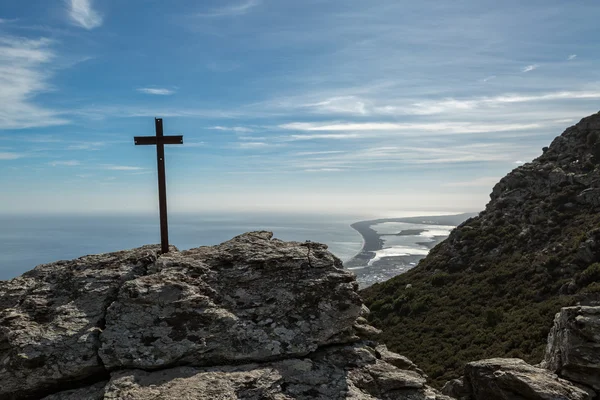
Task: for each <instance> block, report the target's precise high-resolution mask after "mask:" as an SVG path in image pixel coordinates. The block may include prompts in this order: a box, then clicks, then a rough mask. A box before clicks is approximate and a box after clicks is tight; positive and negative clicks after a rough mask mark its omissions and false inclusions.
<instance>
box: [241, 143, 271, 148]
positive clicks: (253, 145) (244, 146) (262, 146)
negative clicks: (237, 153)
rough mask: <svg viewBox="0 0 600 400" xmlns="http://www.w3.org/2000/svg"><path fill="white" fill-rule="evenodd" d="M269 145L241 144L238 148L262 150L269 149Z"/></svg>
mask: <svg viewBox="0 0 600 400" xmlns="http://www.w3.org/2000/svg"><path fill="white" fill-rule="evenodd" d="M268 146H269V143H265V142H239V143H238V144H237V147H239V148H240V149H260V148H265V147H268Z"/></svg>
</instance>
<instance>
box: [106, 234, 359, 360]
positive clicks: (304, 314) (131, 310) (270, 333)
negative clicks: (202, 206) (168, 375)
mask: <svg viewBox="0 0 600 400" xmlns="http://www.w3.org/2000/svg"><path fill="white" fill-rule="evenodd" d="M271 236H272V234H271V233H269V232H258V233H251V234H246V235H241V236H238V237H236V238H234V239H232V240H230V241H229V242H226V243H224V244H222V245H219V246H213V247H203V248H199V249H194V250H189V251H185V252H182V253H173V254H167V255H164V256H162V257H161V258H160V259H159V260H158V261H157V262H156V264H155V265H154V266H153V269H152V270H151V272H152V273H151V274H149V275H147V276H144V277H140V278H138V279H135V280H131V281H129V282H127V283H126V284H125V285H123V287H122V288H121V290H120V292H119V296H118V297H117V299H116V301H115V302H113V303H112V305H111V306H110V307H109V308H108V312H107V315H106V319H107V324H106V328H105V329H104V330H103V332H102V335H101V341H102V347H101V349H100V357H101V358H102V360H103V362H104V365H105V366H106V367H107V368H109V369H110V368H124V367H126V368H142V369H156V368H163V367H165V366H172V365H196V366H204V365H219V364H227V363H231V362H236V363H239V362H252V361H266V360H272V359H278V358H282V357H284V356H286V357H289V356H302V355H306V354H308V353H310V352H311V351H314V350H316V349H317V347H319V346H325V345H328V344H333V343H346V342H349V341H352V340H354V339H356V336H355V334H354V330H353V325H354V323H355V322H356V320H357V319H358V318H359V316H360V313H361V310H362V301H361V299H360V297H359V296H358V294H357V293H356V290H357V283H356V281H355V279H354V276H353V275H352V274H351V273H350V272H348V271H344V270H342V269H341V263H340V261H339V260H338V259H337V258H335V257H334V256H333V255H332V254H331V253H329V252H328V251H327V247H326V246H324V245H320V244H316V243H296V242H282V241H280V240H276V239H274V240H271ZM140 327H143V329H140Z"/></svg>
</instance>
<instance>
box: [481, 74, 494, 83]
mask: <svg viewBox="0 0 600 400" xmlns="http://www.w3.org/2000/svg"><path fill="white" fill-rule="evenodd" d="M492 79H496V75H491V76H488V77H487V78H483V79H482V81H483V82H489V81H491V80H492Z"/></svg>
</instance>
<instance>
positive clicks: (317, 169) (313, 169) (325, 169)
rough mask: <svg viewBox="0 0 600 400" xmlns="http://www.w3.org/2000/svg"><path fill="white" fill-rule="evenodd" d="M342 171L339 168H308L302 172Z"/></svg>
mask: <svg viewBox="0 0 600 400" xmlns="http://www.w3.org/2000/svg"><path fill="white" fill-rule="evenodd" d="M340 171H343V169H341V168H308V169H305V170H304V172H340Z"/></svg>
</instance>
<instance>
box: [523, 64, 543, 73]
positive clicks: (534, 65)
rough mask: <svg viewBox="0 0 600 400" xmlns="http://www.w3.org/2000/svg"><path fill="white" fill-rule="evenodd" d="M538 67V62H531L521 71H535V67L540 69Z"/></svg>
mask: <svg viewBox="0 0 600 400" xmlns="http://www.w3.org/2000/svg"><path fill="white" fill-rule="evenodd" d="M538 67H539V65H537V64H531V65H528V66H526V67H523V69H522V70H521V72H530V71H533V70H534V69H538Z"/></svg>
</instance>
